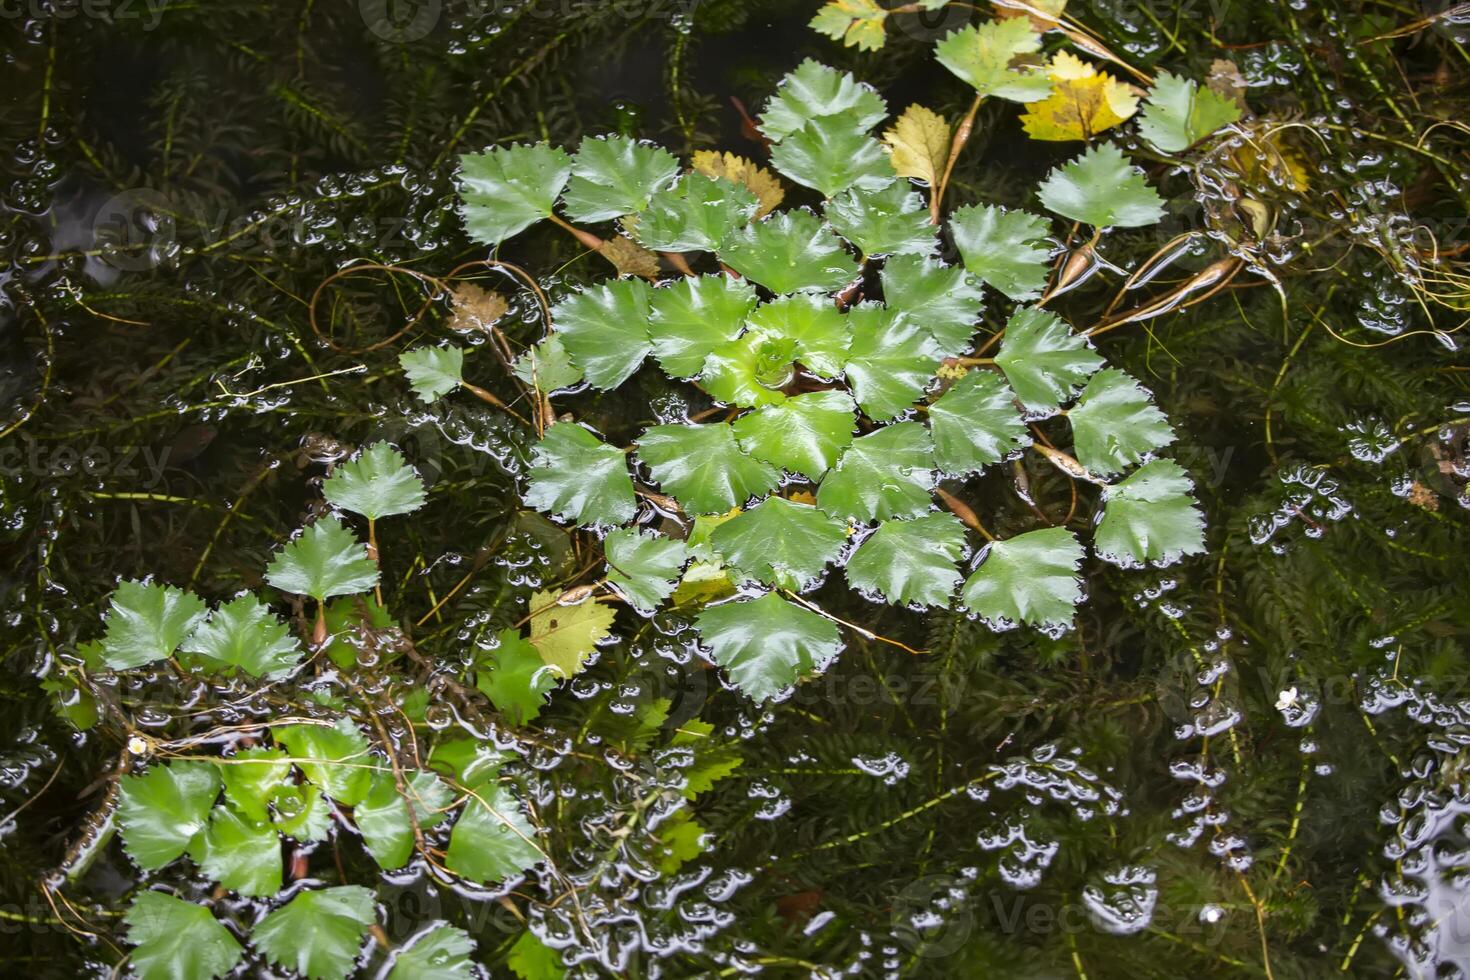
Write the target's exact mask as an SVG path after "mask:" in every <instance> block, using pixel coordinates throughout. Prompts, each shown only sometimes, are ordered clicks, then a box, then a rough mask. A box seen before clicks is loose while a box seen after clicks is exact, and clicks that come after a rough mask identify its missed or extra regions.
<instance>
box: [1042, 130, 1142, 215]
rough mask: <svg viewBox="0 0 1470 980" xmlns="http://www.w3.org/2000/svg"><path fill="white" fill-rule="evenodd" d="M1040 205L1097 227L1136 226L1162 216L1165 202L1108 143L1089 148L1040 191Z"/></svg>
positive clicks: (1057, 172)
mask: <svg viewBox="0 0 1470 980" xmlns="http://www.w3.org/2000/svg"><path fill="white" fill-rule="evenodd" d="M1037 193H1038V194H1039V195H1040V196H1041V203H1042V204H1044V205H1046V207H1047V208H1049V209H1050V210H1052V211H1055V212H1056V213H1057V214H1059V215H1061V216H1062V217H1064V218H1071V219H1072V220H1073V221H1080V222H1082V223H1083V224H1088V225H1092V226H1094V227H1096V228H1099V229H1102V228H1138V227H1141V226H1143V225H1151V224H1154V223H1156V222H1158V221H1159V220H1160V219H1162V218H1163V217H1164V201H1163V198H1161V197H1159V195H1158V194H1157V193H1156V192H1155V191H1154V189H1153V188H1152V187H1150V186H1149V185H1148V181H1147V180H1146V179H1145V178H1144V175H1143V171H1142V170H1139V169H1138V168H1137V167H1135V166H1134V165H1133V164H1132V163H1131V162H1130V161H1129V160H1128V158H1127V157H1125V156H1123V151H1122V150H1120V149H1118V148H1117V147H1116V146H1114V145H1113V144H1112V143H1102V144H1099V145H1097V146H1093V147H1090V148H1088V149H1087V151H1086V152H1084V153H1083V154H1082V155H1081V156H1080V157H1078V158H1077V159H1075V160H1073V161H1072V162H1071V163H1068V164H1066V165H1065V166H1063V167H1060V168H1058V169H1056V170H1053V171H1052V172H1051V174H1050V175H1049V176H1048V177H1047V178H1046V180H1045V182H1043V183H1042V185H1041V187H1040V188H1038V190H1037Z"/></svg>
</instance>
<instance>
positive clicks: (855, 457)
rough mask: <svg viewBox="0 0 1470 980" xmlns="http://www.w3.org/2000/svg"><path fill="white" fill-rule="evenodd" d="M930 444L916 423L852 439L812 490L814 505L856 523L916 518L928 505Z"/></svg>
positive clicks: (931, 472)
mask: <svg viewBox="0 0 1470 980" xmlns="http://www.w3.org/2000/svg"><path fill="white" fill-rule="evenodd" d="M933 493H934V445H933V443H932V442H930V440H929V430H928V429H926V428H925V427H924V426H923V425H921V424H919V423H918V422H898V423H895V424H893V425H889V426H885V427H884V428H881V429H878V430H877V431H875V432H871V433H869V434H868V435H865V436H861V437H859V438H857V439H854V440H853V442H852V445H851V446H848V447H847V451H846V452H844V453H843V454H842V457H841V458H840V459H838V460H837V465H836V466H835V467H834V468H833V469H832V471H831V472H830V473H828V474H827V475H826V476H824V477H823V478H822V483H821V486H819V487H818V488H817V506H818V507H821V508H822V509H823V510H824V511H826V512H827V513H829V514H831V515H833V516H834V517H845V518H848V519H849V520H855V521H872V520H887V519H888V518H890V517H918V516H919V515H920V514H924V513H927V512H928V511H929V509H930V505H931V504H932V503H933Z"/></svg>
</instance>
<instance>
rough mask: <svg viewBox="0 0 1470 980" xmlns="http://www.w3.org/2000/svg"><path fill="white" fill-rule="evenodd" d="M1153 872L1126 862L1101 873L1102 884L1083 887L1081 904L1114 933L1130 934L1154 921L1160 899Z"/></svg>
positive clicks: (1099, 923) (1097, 921)
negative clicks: (1155, 908) (1155, 910)
mask: <svg viewBox="0 0 1470 980" xmlns="http://www.w3.org/2000/svg"><path fill="white" fill-rule="evenodd" d="M1155 880H1156V875H1155V873H1154V871H1153V870H1152V869H1151V868H1146V867H1142V866H1140V865H1125V866H1124V867H1121V868H1118V869H1116V870H1113V871H1108V872H1106V873H1104V874H1103V880H1102V883H1101V884H1094V885H1087V886H1086V887H1085V888H1083V889H1082V903H1083V904H1084V905H1085V906H1086V907H1087V913H1088V915H1089V916H1090V917H1091V919H1092V922H1093V924H1094V925H1096V926H1097V927H1098V928H1099V929H1101V930H1102V931H1103V932H1106V933H1108V934H1109V935H1113V936H1131V935H1133V934H1134V933H1137V932H1142V931H1143V930H1144V929H1147V928H1148V927H1149V925H1150V924H1151V923H1152V922H1153V918H1154V907H1155V906H1156V905H1157V904H1158V901H1159V889H1158V887H1157V886H1156V885H1155V884H1154V882H1155Z"/></svg>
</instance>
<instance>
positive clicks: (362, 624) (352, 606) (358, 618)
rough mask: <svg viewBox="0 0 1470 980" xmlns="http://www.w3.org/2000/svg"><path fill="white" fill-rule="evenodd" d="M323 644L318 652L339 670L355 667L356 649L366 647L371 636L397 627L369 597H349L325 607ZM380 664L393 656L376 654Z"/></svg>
mask: <svg viewBox="0 0 1470 980" xmlns="http://www.w3.org/2000/svg"><path fill="white" fill-rule="evenodd" d="M326 619H327V642H326V644H325V645H324V646H323V647H322V648H321V652H322V653H325V654H326V655H327V657H328V658H329V659H330V660H331V661H332V663H334V664H336V665H337V666H338V667H340V668H342V669H343V670H352V669H354V668H355V667H356V666H357V656H358V649H359V647H360V646H362V645H364V644H365V643H367V644H370V642H371V641H370V639H369V637H370V636H371V635H372V634H373V633H377V632H380V631H383V630H391V629H394V628H396V627H397V623H395V622H394V620H393V614H392V613H390V612H389V611H388V610H387V609H384V608H383V607H382V606H380V605H379V604H378V600H377V599H375V598H373V596H372V595H351V596H344V597H342V598H340V599H333V600H332V601H331V602H329V603H327V616H326ZM379 652H380V654H381V655H382V657H383V659H384V660H391V659H392V658H393V657H394V656H395V655H396V654H395V653H394V652H393V651H392V650H384V651H379Z"/></svg>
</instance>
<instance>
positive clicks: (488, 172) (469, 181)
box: [459, 143, 572, 245]
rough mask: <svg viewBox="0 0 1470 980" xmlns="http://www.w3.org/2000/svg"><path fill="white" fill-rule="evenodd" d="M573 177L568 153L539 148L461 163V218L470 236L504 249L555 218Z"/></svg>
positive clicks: (509, 149)
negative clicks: (560, 197) (554, 212)
mask: <svg viewBox="0 0 1470 980" xmlns="http://www.w3.org/2000/svg"><path fill="white" fill-rule="evenodd" d="M571 173H572V158H571V157H570V156H568V155H567V153H566V151H565V150H562V149H560V148H559V147H555V146H550V145H548V144H546V143H537V144H535V145H534V146H525V145H521V144H516V145H514V146H505V147H496V148H495V149H493V150H489V151H487V152H485V153H466V154H465V155H464V156H462V157H460V158H459V196H460V201H461V203H460V216H461V217H462V218H463V219H464V226H465V231H466V232H468V233H469V236H470V237H471V238H473V239H475V240H476V241H478V242H481V243H483V244H485V245H498V244H499V243H501V242H503V241H505V240H506V239H507V238H510V237H512V236H513V235H518V234H520V233H521V232H523V231H525V230H526V229H527V228H529V227H531V225H533V224H535V223H536V222H538V221H540V220H542V219H543V218H546V217H549V216H550V215H551V211H552V208H553V207H555V205H556V199H557V196H558V195H559V194H561V191H562V188H563V187H565V186H566V183H567V178H568V177H570V176H571Z"/></svg>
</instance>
